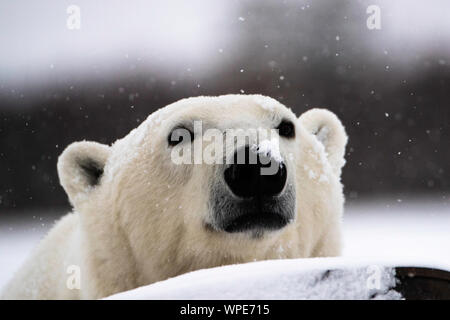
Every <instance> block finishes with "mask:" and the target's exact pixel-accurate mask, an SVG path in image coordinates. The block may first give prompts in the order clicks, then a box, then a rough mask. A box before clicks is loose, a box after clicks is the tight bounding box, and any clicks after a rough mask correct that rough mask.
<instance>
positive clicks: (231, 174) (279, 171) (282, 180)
mask: <svg viewBox="0 0 450 320" xmlns="http://www.w3.org/2000/svg"><path fill="white" fill-rule="evenodd" d="M240 153H244V155H245V158H244V157H242V154H240ZM252 159H253V161H252ZM262 160H263V159H262V156H260V155H259V154H256V153H255V152H254V151H252V150H250V148H249V147H245V148H243V149H240V150H238V151H237V152H236V153H235V155H234V164H232V165H231V166H229V167H228V168H227V169H226V170H225V172H224V177H225V182H226V183H227V184H228V186H229V188H230V189H231V191H232V192H233V193H234V194H235V195H236V196H238V197H241V198H258V197H270V196H276V195H278V194H280V193H281V191H283V188H284V186H285V184H286V179H287V172H286V167H285V166H284V165H283V164H282V163H278V162H275V165H276V166H277V167H276V168H275V170H274V172H270V170H269V172H270V173H273V174H265V172H264V170H262V169H264V168H266V169H268V168H269V167H271V166H273V164H274V163H273V162H274V161H275V160H274V159H270V160H271V161H269V162H268V163H266V162H267V161H262ZM264 160H267V159H264ZM262 162H264V163H262ZM266 173H267V171H266Z"/></svg>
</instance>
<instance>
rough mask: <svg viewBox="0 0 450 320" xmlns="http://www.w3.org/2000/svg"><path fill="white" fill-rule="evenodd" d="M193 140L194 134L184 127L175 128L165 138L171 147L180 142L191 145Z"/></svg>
mask: <svg viewBox="0 0 450 320" xmlns="http://www.w3.org/2000/svg"><path fill="white" fill-rule="evenodd" d="M193 140H194V133H193V132H192V131H191V130H189V129H188V128H186V127H176V128H175V129H173V130H172V131H171V132H170V134H169V136H168V137H167V141H168V143H169V146H171V147H174V146H176V145H177V144H180V143H181V142H188V143H191V142H192V141H193Z"/></svg>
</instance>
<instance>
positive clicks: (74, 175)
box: [58, 141, 110, 205]
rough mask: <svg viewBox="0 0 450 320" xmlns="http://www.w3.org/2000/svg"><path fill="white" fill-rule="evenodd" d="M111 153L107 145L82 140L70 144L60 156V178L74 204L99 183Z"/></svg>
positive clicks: (84, 197) (83, 198)
mask: <svg viewBox="0 0 450 320" xmlns="http://www.w3.org/2000/svg"><path fill="white" fill-rule="evenodd" d="M109 154H110V148H109V147H108V146H107V145H104V144H101V143H97V142H89V141H81V142H74V143H72V144H71V145H69V146H68V147H67V148H66V149H65V150H64V152H63V153H62V154H61V155H60V156H59V158H58V176H59V180H60V182H61V185H62V186H63V188H64V190H65V191H66V193H67V195H68V196H69V200H70V202H71V203H72V204H73V205H76V204H77V202H78V200H85V199H86V197H87V196H88V195H89V193H90V192H91V191H92V190H94V189H95V187H97V186H98V185H99V183H100V179H101V177H102V175H103V170H104V167H105V164H106V161H107V159H108V157H109Z"/></svg>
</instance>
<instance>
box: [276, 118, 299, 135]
mask: <svg viewBox="0 0 450 320" xmlns="http://www.w3.org/2000/svg"><path fill="white" fill-rule="evenodd" d="M277 129H278V133H279V135H280V136H281V137H285V138H294V137H295V127H294V124H293V123H292V122H291V121H288V120H283V121H281V123H280V124H279V125H278V127H277Z"/></svg>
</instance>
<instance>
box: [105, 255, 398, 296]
mask: <svg viewBox="0 0 450 320" xmlns="http://www.w3.org/2000/svg"><path fill="white" fill-rule="evenodd" d="M389 265H391V264H387V266H386V265H385V266H382V265H375V264H367V263H365V264H363V263H362V262H361V261H360V260H359V261H358V260H355V259H345V258H314V259H292V260H270V261H260V262H253V263H246V264H240V265H231V266H224V267H218V268H213V269H205V270H199V271H195V272H191V273H187V274H184V275H181V276H178V277H175V278H171V279H168V280H165V281H161V282H157V283H154V284H151V285H148V286H145V287H140V288H137V289H134V290H130V291H127V292H122V293H119V294H116V295H113V296H111V297H109V298H108V299H183V300H184V299H186V300H190V299H213V300H215V299H230V300H231V299H401V298H402V297H401V294H400V293H398V292H396V291H395V289H394V287H395V284H396V279H395V270H394V268H393V267H389Z"/></svg>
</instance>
